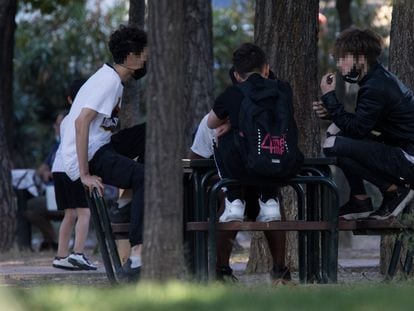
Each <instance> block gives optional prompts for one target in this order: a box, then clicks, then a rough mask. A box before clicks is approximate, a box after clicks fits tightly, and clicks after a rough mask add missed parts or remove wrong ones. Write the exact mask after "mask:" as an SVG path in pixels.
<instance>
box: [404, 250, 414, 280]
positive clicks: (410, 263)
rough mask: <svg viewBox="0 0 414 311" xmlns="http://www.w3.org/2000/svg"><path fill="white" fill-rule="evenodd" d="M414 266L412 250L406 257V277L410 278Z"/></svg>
mask: <svg viewBox="0 0 414 311" xmlns="http://www.w3.org/2000/svg"><path fill="white" fill-rule="evenodd" d="M412 266H413V252H412V251H411V250H409V251H407V255H406V256H405V262H404V269H403V272H404V275H405V276H406V277H408V275H409V274H410V272H411V268H412Z"/></svg>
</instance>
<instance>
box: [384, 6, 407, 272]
mask: <svg viewBox="0 0 414 311" xmlns="http://www.w3.org/2000/svg"><path fill="white" fill-rule="evenodd" d="M390 37H391V38H390V59H389V64H390V70H391V71H392V72H393V73H395V74H396V75H397V77H398V78H399V79H400V80H401V81H402V82H403V83H404V84H405V85H406V86H407V87H408V88H410V89H411V90H414V57H413V52H412V49H413V46H414V1H411V0H399V1H394V5H393V11H392V20H391V34H390ZM394 241H395V238H394V237H392V236H383V237H382V239H381V273H383V274H385V273H386V272H387V268H388V264H389V262H390V258H391V253H392V247H393V245H394ZM405 249H406V248H405ZM404 253H405V251H404V250H403V251H402V252H401V254H404ZM400 262H401V261H400ZM402 262H404V259H403V260H402Z"/></svg>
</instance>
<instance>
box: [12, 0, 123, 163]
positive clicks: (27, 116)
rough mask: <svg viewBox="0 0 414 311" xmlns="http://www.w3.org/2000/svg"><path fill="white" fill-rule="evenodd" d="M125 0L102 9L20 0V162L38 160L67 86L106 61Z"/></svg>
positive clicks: (16, 74)
mask: <svg viewBox="0 0 414 311" xmlns="http://www.w3.org/2000/svg"><path fill="white" fill-rule="evenodd" d="M125 19H126V8H125V2H124V1H123V2H119V3H117V4H116V5H115V6H114V7H112V8H110V9H108V11H106V12H103V10H101V9H100V7H89V8H88V9H87V8H86V3H85V1H83V0H73V1H67V0H60V1H56V2H55V1H24V3H21V5H20V7H19V13H18V15H17V18H16V21H17V29H16V33H15V56H14V114H15V128H16V131H15V132H14V135H15V137H14V141H15V142H16V145H17V148H18V150H19V151H20V152H21V153H22V154H23V155H24V159H25V162H26V163H25V165H30V166H35V165H37V164H38V163H39V162H40V161H42V160H43V158H44V156H45V155H46V154H47V152H48V149H49V148H50V145H51V141H52V140H53V135H54V133H53V129H52V124H53V122H54V120H55V117H56V114H57V112H58V111H59V110H62V109H68V108H69V106H68V104H67V101H66V96H67V88H68V85H69V84H70V82H71V81H72V80H73V79H76V78H79V77H88V76H90V75H91V74H93V73H94V72H95V71H96V70H97V69H98V68H99V67H100V66H101V65H102V63H103V62H111V61H112V60H111V58H110V55H109V53H108V50H107V47H106V42H107V40H108V37H109V35H110V33H111V32H112V31H113V30H114V29H115V28H117V27H118V25H119V24H120V23H122V22H124V23H126V21H125Z"/></svg>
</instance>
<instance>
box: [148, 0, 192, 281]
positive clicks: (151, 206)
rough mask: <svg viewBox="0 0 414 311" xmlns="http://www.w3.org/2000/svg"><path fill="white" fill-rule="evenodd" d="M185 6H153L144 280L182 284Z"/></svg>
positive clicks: (159, 3) (150, 6)
mask: <svg viewBox="0 0 414 311" xmlns="http://www.w3.org/2000/svg"><path fill="white" fill-rule="evenodd" d="M183 22H184V5H183V2H181V1H168V0H158V1H149V2H148V38H149V42H148V46H149V51H150V55H149V63H148V67H149V74H148V78H147V79H148V84H147V85H148V87H147V107H148V108H147V111H148V117H147V120H148V122H147V144H146V159H145V161H146V176H145V177H146V178H145V189H146V191H145V215H144V247H143V262H144V265H145V266H144V271H143V276H144V278H146V279H155V280H166V279H171V278H179V277H181V276H182V275H183V272H184V270H183V269H184V268H183V267H184V254H183V232H182V228H183V224H182V219H183V191H182V190H183V189H182V164H181V154H180V153H179V152H177V150H183V132H184V126H183V114H184V103H183V97H184V91H183V85H184V79H183V76H184V63H183V61H184V57H183V44H182V42H183V34H184V29H183Z"/></svg>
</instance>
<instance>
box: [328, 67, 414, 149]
mask: <svg viewBox="0 0 414 311" xmlns="http://www.w3.org/2000/svg"><path fill="white" fill-rule="evenodd" d="M359 86H360V89H359V91H358V97H357V104H356V110H355V113H349V112H346V111H345V110H344V106H343V104H341V103H340V102H339V101H338V99H337V98H336V95H335V92H334V91H332V92H329V93H327V94H325V95H324V96H322V101H323V104H324V106H325V107H326V108H327V109H328V111H329V113H330V114H331V116H332V119H333V121H334V123H335V124H336V125H337V126H338V127H339V128H340V129H341V131H342V132H343V134H344V135H345V136H348V137H352V138H357V139H360V138H365V137H367V136H368V135H369V134H370V133H371V131H372V130H374V131H377V132H380V134H381V135H380V140H381V141H382V142H384V143H385V144H387V145H392V146H399V147H401V148H403V149H405V150H406V151H409V153H410V154H412V150H411V148H413V146H414V97H413V93H412V91H411V90H410V89H408V88H407V87H406V86H405V85H404V84H403V83H402V82H401V81H400V80H398V78H397V77H396V76H395V75H393V74H392V73H391V72H389V71H388V70H386V69H385V68H384V67H383V66H382V65H381V64H379V63H376V64H375V65H374V66H372V68H371V69H370V70H369V72H368V73H367V74H366V75H365V77H364V78H363V79H362V80H361V81H360V82H359Z"/></svg>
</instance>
